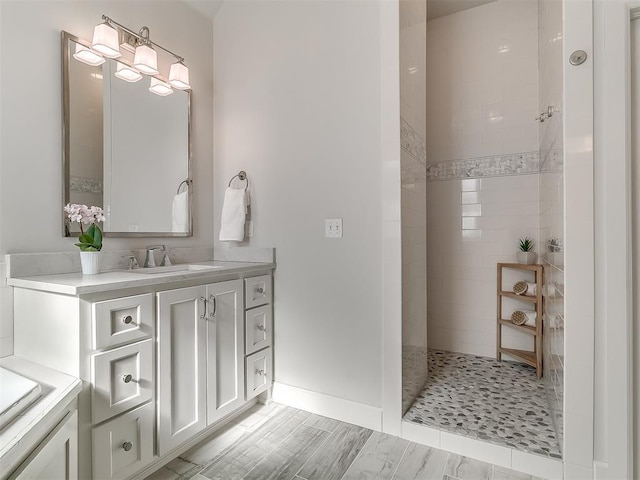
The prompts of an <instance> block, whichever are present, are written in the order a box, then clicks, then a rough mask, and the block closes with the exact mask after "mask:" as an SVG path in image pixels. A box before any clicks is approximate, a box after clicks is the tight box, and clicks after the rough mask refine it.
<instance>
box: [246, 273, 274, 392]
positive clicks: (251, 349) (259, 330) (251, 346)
mask: <svg viewBox="0 0 640 480" xmlns="http://www.w3.org/2000/svg"><path fill="white" fill-rule="evenodd" d="M244 282H245V289H244V292H245V303H246V306H247V310H246V312H245V327H246V336H245V354H246V359H245V378H246V395H245V398H246V399H247V400H250V399H252V398H254V397H256V396H257V395H259V394H261V393H262V392H264V391H266V390H268V388H269V387H270V386H271V383H272V382H273V353H272V350H271V344H272V338H273V333H272V328H273V318H272V312H273V307H272V305H271V302H272V299H273V292H272V288H273V282H272V279H271V275H261V276H259V277H252V278H246V279H245V281H244Z"/></svg>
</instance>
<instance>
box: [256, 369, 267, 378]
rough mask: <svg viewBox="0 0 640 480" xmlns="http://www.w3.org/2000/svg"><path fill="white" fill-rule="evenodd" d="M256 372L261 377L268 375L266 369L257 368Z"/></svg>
mask: <svg viewBox="0 0 640 480" xmlns="http://www.w3.org/2000/svg"><path fill="white" fill-rule="evenodd" d="M256 373H257V374H258V375H260V376H261V377H266V376H267V372H265V371H264V370H256Z"/></svg>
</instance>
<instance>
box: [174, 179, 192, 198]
mask: <svg viewBox="0 0 640 480" xmlns="http://www.w3.org/2000/svg"><path fill="white" fill-rule="evenodd" d="M182 185H186V186H187V189H188V188H189V186H190V185H191V180H190V179H188V178H187V179H186V180H183V181H181V182H180V183H179V184H178V190H177V191H176V195H178V194H179V193H180V189H181V188H182Z"/></svg>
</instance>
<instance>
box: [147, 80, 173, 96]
mask: <svg viewBox="0 0 640 480" xmlns="http://www.w3.org/2000/svg"><path fill="white" fill-rule="evenodd" d="M149 91H150V92H153V93H155V94H156V95H160V96H161V97H166V96H167V95H171V94H172V93H173V88H171V86H170V85H169V84H168V83H165V82H163V81H162V80H159V79H157V78H155V77H151V86H150V87H149Z"/></svg>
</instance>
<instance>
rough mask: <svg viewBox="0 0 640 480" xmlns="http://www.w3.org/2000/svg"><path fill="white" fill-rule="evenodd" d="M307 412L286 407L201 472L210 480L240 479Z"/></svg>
mask: <svg viewBox="0 0 640 480" xmlns="http://www.w3.org/2000/svg"><path fill="white" fill-rule="evenodd" d="M309 415H310V414H309V413H308V412H303V411H301V410H296V409H294V408H288V407H287V408H285V409H284V410H282V411H281V412H279V413H277V414H276V415H274V416H273V417H272V418H270V419H269V420H267V421H266V422H265V423H263V424H262V425H261V426H260V427H258V428H257V429H256V430H255V431H254V432H252V433H250V434H248V435H246V436H245V437H244V438H242V439H241V440H239V441H238V442H236V443H235V444H234V445H233V446H231V448H229V449H227V450H226V451H225V453H224V455H222V456H221V457H220V458H218V459H217V460H216V461H215V462H213V463H212V464H211V465H209V466H208V467H207V468H206V469H204V470H203V471H202V472H200V473H201V474H202V475H204V476H205V477H207V478H208V479H211V480H240V479H242V477H244V476H245V475H246V474H247V473H248V472H249V471H250V470H251V469H252V468H253V467H255V466H256V465H257V464H258V462H260V460H262V459H263V458H265V457H266V456H267V455H268V454H269V453H271V451H272V450H273V449H274V448H275V447H276V446H278V445H279V444H280V443H281V442H282V441H283V440H284V439H285V438H286V437H287V436H289V435H290V434H291V433H292V432H293V431H294V430H295V429H296V428H298V427H299V426H300V425H301V424H302V423H303V422H304V421H305V420H306V419H307V418H309Z"/></svg>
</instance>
